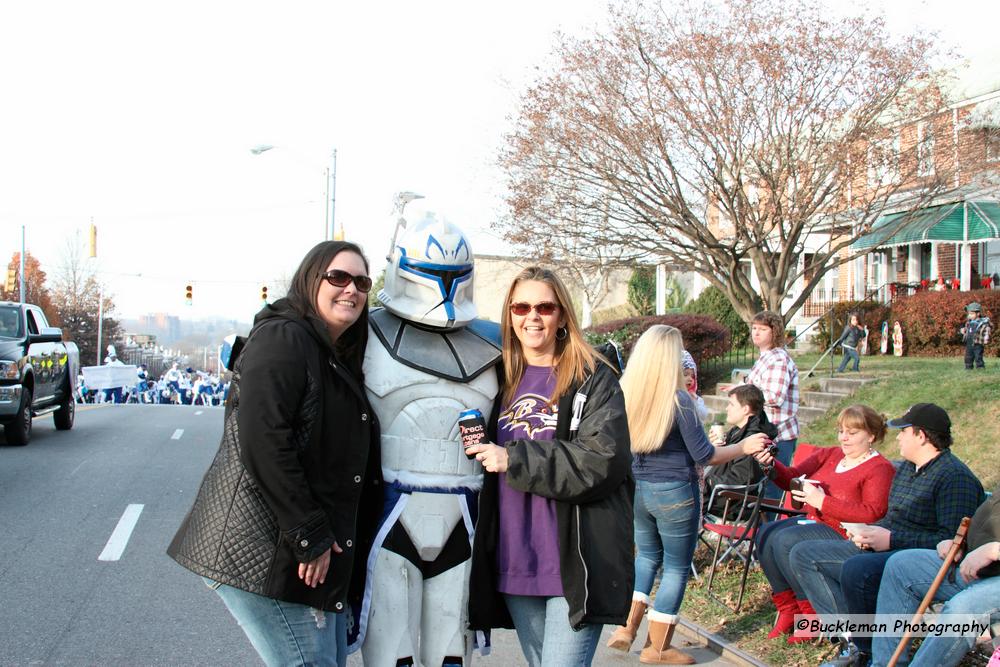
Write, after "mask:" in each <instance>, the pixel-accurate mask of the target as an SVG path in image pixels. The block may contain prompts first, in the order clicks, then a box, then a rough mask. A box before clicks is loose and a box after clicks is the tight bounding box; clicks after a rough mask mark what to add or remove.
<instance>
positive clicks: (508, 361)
mask: <svg viewBox="0 0 1000 667" xmlns="http://www.w3.org/2000/svg"><path fill="white" fill-rule="evenodd" d="M528 280H533V281H536V282H540V283H545V284H546V285H548V286H549V287H551V288H552V291H553V292H554V293H555V295H556V301H557V302H558V303H559V312H560V313H561V314H562V317H563V320H565V325H564V326H565V329H566V336H564V337H563V338H562V340H560V339H559V338H558V337H556V354H555V363H554V366H555V370H556V387H555V390H554V391H553V392H552V396H550V397H549V403H550V404H552V405H554V404H555V403H556V402H557V401H558V400H559V397H560V396H562V395H564V394H566V393H568V392H569V390H570V388H571V387H572V386H573V385H574V384H578V383H581V382H583V381H584V380H585V379H586V378H587V375H588V374H591V373H593V372H594V369H595V368H596V366H597V353H596V352H594V349H593V348H592V347H590V345H589V344H588V343H587V341H586V340H585V339H584V337H583V330H582V329H581V328H580V325H579V324H578V323H577V321H576V313H574V312H573V302H572V300H570V298H569V292H568V291H566V286H565V285H563V283H562V281H561V280H559V278H558V277H557V276H556V274H555V273H553V272H552V271H550V270H549V269H543V268H542V267H539V266H529V267H528V268H526V269H524V270H523V271H521V272H520V273H519V274H517V275H516V276H515V277H514V280H513V282H511V284H510V287H509V288H508V289H507V297H506V298H505V299H504V302H503V303H504V307H503V312H502V313H501V314H500V331H501V337H502V338H501V341H502V345H503V365H504V376H505V377H504V380H505V383H506V388H505V389H504V392H503V400H504V403H505V404H509V403H510V402H511V401H512V400H514V395H515V394H516V393H517V386H518V385H519V384H520V383H521V378H522V377H523V376H524V368H525V366H527V363H526V362H525V360H524V352H523V350H522V349H521V343H520V341H519V340H518V339H517V336H515V335H514V326H513V324H512V323H511V318H510V304H511V298H512V296H513V295H514V289H515V288H516V287H517V286H518V285H519V284H520V283H522V282H525V281H528Z"/></svg>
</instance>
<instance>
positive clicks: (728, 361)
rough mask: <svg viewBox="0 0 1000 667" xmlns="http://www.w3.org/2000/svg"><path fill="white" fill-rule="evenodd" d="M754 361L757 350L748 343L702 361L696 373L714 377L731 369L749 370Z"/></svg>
mask: <svg viewBox="0 0 1000 667" xmlns="http://www.w3.org/2000/svg"><path fill="white" fill-rule="evenodd" d="M756 359H757V348H756V347H754V346H753V345H752V344H749V343H748V344H746V345H741V346H739V347H731V348H729V351H728V352H726V353H725V354H722V355H719V356H718V357H713V358H712V359H704V360H702V362H701V368H699V369H698V372H699V375H706V376H707V375H712V376H715V375H718V374H719V372H720V371H724V370H727V369H731V368H750V367H751V366H753V362H754V361H756Z"/></svg>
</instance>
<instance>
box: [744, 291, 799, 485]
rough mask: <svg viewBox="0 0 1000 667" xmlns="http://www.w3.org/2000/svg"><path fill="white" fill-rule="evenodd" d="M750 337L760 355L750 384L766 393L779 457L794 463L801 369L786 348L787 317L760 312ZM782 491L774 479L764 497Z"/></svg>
mask: <svg viewBox="0 0 1000 667" xmlns="http://www.w3.org/2000/svg"><path fill="white" fill-rule="evenodd" d="M750 339H751V340H752V341H753V344H754V345H755V346H756V347H757V348H758V349H759V350H760V358H759V359H758V360H757V363H755V364H754V365H753V369H752V370H751V371H750V375H748V376H747V384H752V385H753V386H755V387H757V388H758V389H760V390H761V392H762V393H763V394H764V414H766V415H767V419H768V421H769V422H771V423H772V424H774V426H775V428H777V429H778V435H777V436H775V441H774V444H776V445H777V446H778V456H777V458H778V460H779V461H781V462H782V463H784V464H785V465H786V466H787V465H791V464H792V455H793V454H794V453H795V445H796V441H797V439H798V437H799V369H798V368H797V367H796V366H795V362H794V361H792V358H791V356H789V354H788V352H787V351H786V350H785V322H784V320H782V319H781V316H780V315H778V314H777V313H772V312H770V311H767V310H765V311H763V312H760V313H757V314H756V315H754V318H753V321H752V322H751V323H750ZM781 493H782V491H781V489H779V488H778V487H777V486H775V484H774V482H768V484H767V488H766V489H765V490H764V497H765V498H780V497H781Z"/></svg>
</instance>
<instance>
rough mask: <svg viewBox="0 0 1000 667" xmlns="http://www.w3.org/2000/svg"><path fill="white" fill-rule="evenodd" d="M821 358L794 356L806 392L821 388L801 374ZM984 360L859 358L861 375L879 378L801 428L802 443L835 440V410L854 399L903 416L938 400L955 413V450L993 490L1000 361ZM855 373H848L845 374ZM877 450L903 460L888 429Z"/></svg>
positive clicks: (998, 475)
mask: <svg viewBox="0 0 1000 667" xmlns="http://www.w3.org/2000/svg"><path fill="white" fill-rule="evenodd" d="M817 358H818V357H817V355H804V356H801V357H796V359H795V363H796V364H797V365H798V367H799V374H800V375H799V383H800V385H801V389H802V390H803V391H809V390H818V389H819V382H818V380H817V379H816V377H813V378H805V377H803V376H804V375H805V373H806V371H808V369H809V368H810V367H811V366H812V365H813V364H814V363H815V362H816V359H817ZM837 361H838V362H839V358H838V360H837ZM823 363H824V366H825V367H824V368H822V370H823V371H825V373H824V374H825V375H826V376H828V375H829V365H828V364H827V361H826V360H824V362H823ZM986 363H987V368H986V370H977V371H967V370H965V367H964V365H963V362H962V359H961V358H958V357H951V358H917V357H915V358H910V357H899V358H897V357H882V356H870V357H866V358H864V359H862V361H861V373H862V374H863V375H868V376H871V377H875V378H878V380H879V381H878V382H874V383H871V384H868V385H865V386H864V387H862V388H861V389H860V390H859V391H858V392H857V393H856V394H854V396H852V397H850V398H849V399H846V400H845V401H843V404H842V405H839V406H837V407H834V408H833V409H832V410H830V412H829V413H828V415H827V416H826V417H824V418H823V419H818V420H816V421H814V422H812V423H811V424H809V425H808V426H806V427H805V428H803V429H802V433H801V434H800V435H799V442H808V443H812V444H816V445H835V444H837V413H838V412H839V411H840V409H841V408H843V407H844V406H846V405H848V404H850V403H864V404H866V405H869V406H871V407H873V408H875V409H876V410H878V411H879V412H882V413H884V414H885V415H887V416H888V417H890V418H892V417H899V416H902V414H903V413H904V412H905V411H906V409H907V408H908V407H909V406H911V405H913V404H914V403H937V404H938V405H940V406H941V407H943V408H944V409H945V410H947V411H948V414H949V416H950V417H951V425H952V426H951V430H952V436H953V437H954V440H955V443H954V445H953V446H952V451H954V453H955V454H956V455H957V456H958V457H959V458H960V459H962V461H964V462H965V463H966V465H968V466H969V468H971V469H972V471H973V472H974V473H976V475H977V476H978V477H979V479H980V481H982V483H983V486H984V487H985V488H986V490H987V491H993V490H995V489H996V486H997V484H998V483H1000V363H998V360H997V359H988V360H987V361H986ZM820 370H821V369H817V374H819V371H820ZM852 375H853V374H852V373H845V374H844V377H851V376H852ZM878 449H879V451H881V452H882V453H883V454H884V455H886V456H887V457H889V458H890V459H898V458H899V449H898V447H897V445H896V441H895V431H893V430H890V431H889V433H888V435H887V436H886V440H885V442H884V443H882V444H881V445H880V446H879V448H878Z"/></svg>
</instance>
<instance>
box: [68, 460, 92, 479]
mask: <svg viewBox="0 0 1000 667" xmlns="http://www.w3.org/2000/svg"><path fill="white" fill-rule="evenodd" d="M89 460H90V459H84V460H82V461H80V465H78V466H77V467H75V468H73V472H71V473H70V474H69V476H70V477H72V476H73V475H75V474H76V473H77V471H79V470H80V468H82V467H83V464H84V463H86V462H87V461H89Z"/></svg>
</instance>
